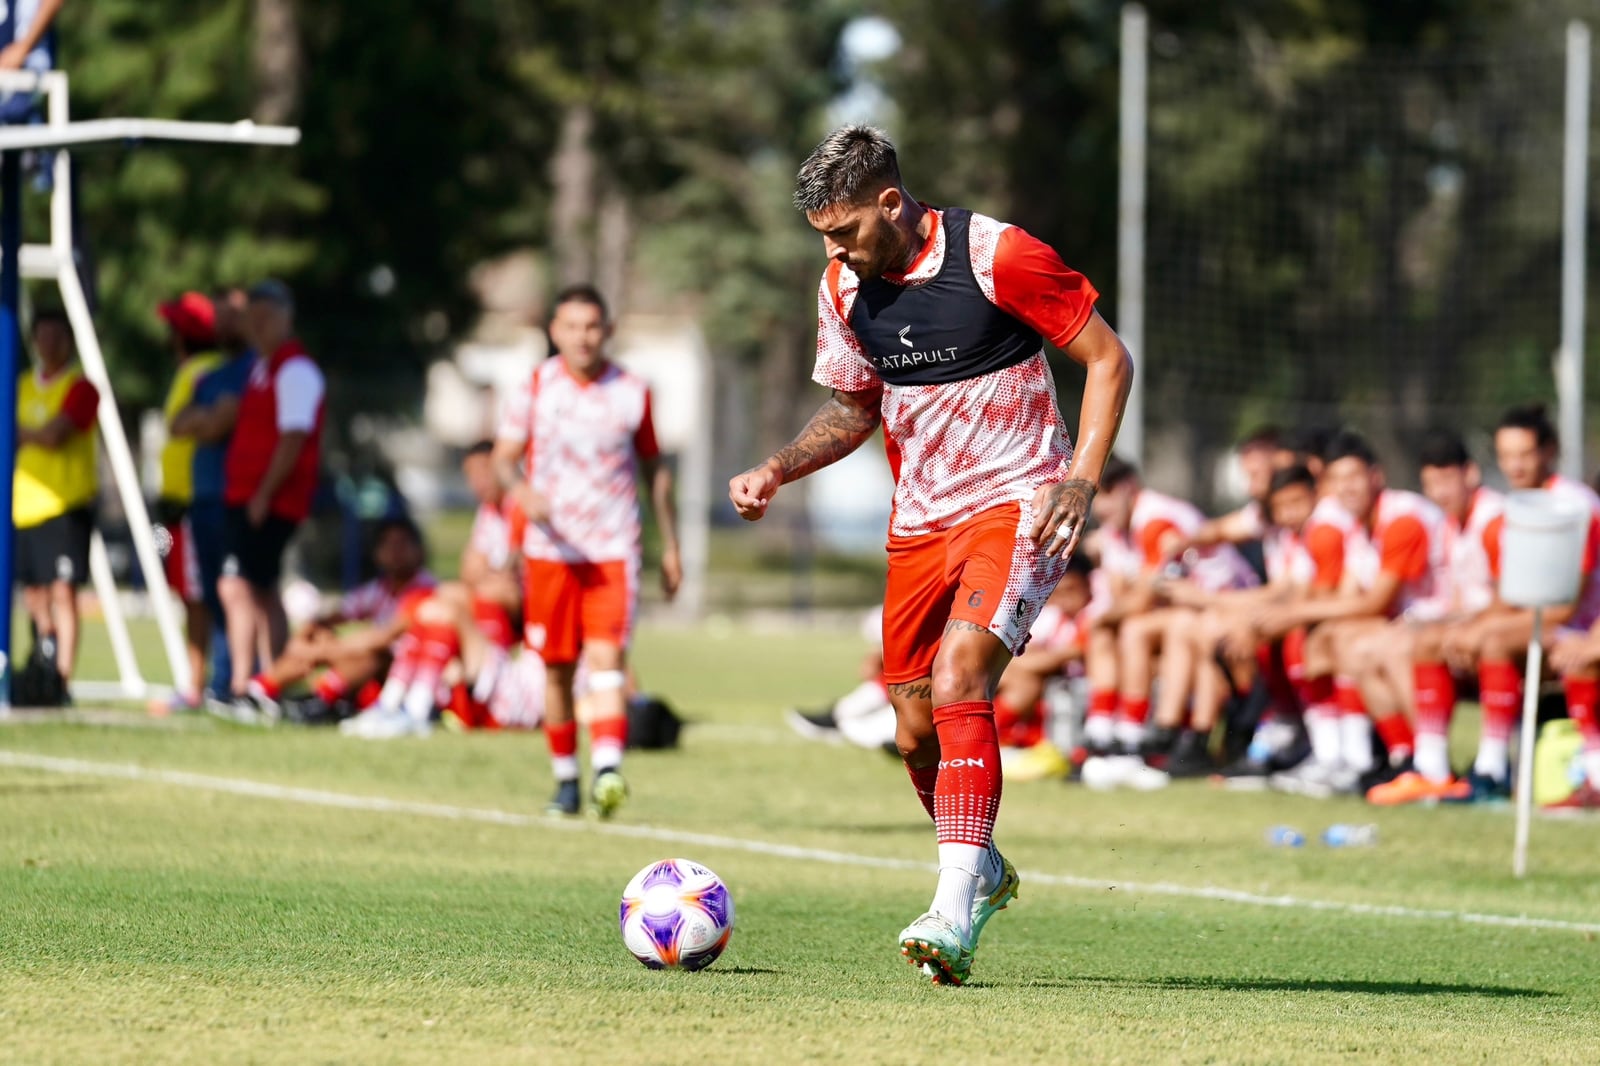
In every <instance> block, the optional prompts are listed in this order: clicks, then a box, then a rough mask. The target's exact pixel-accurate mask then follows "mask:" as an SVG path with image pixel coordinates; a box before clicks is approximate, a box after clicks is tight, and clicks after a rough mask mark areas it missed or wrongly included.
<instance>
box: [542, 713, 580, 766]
mask: <svg viewBox="0 0 1600 1066" xmlns="http://www.w3.org/2000/svg"><path fill="white" fill-rule="evenodd" d="M544 738H545V742H546V743H548V744H549V745H550V755H551V757H552V758H556V759H570V758H572V757H573V756H575V755H577V754H578V723H577V722H576V721H572V722H546V723H545V726H544Z"/></svg>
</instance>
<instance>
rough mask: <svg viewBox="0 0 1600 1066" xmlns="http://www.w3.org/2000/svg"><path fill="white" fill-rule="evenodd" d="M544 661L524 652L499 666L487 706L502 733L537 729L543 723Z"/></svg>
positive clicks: (528, 652) (531, 653) (529, 652)
mask: <svg viewBox="0 0 1600 1066" xmlns="http://www.w3.org/2000/svg"><path fill="white" fill-rule="evenodd" d="M544 680H545V666H544V661H543V660H541V659H540V658H539V657H538V656H537V655H535V654H534V653H533V652H531V651H524V652H523V653H522V654H520V655H517V656H514V657H513V658H511V659H509V660H507V661H506V662H504V663H502V664H501V665H500V672H499V673H498V674H496V675H495V682H494V688H493V690H492V691H491V692H490V693H489V699H488V703H487V706H488V708H489V713H490V715H492V716H493V717H494V720H495V722H496V723H498V724H499V725H500V726H502V727H503V728H506V729H537V728H538V727H539V723H540V722H542V721H544V691H545V689H544Z"/></svg>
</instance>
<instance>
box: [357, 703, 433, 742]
mask: <svg viewBox="0 0 1600 1066" xmlns="http://www.w3.org/2000/svg"><path fill="white" fill-rule="evenodd" d="M339 732H341V733H343V734H344V735H345V736H347V737H360V738H361V739H362V740H393V739H394V738H395V737H425V736H427V735H428V734H429V733H432V732H433V726H432V725H430V724H429V723H427V722H423V721H419V720H418V719H416V718H413V717H411V715H409V714H407V713H406V712H405V711H403V710H400V709H399V708H385V707H374V708H373V709H372V710H370V711H364V712H362V713H361V714H358V715H356V716H355V717H354V718H347V719H345V720H344V721H342V722H340V723H339Z"/></svg>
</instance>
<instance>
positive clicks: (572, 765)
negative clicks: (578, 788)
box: [550, 755, 578, 781]
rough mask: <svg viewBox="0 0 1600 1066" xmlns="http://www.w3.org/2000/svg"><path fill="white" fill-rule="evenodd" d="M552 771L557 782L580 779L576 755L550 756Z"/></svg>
mask: <svg viewBox="0 0 1600 1066" xmlns="http://www.w3.org/2000/svg"><path fill="white" fill-rule="evenodd" d="M550 770H551V772H552V773H554V774H555V779H556V780H557V781H576V780H577V779H578V757H577V756H576V755H552V756H550Z"/></svg>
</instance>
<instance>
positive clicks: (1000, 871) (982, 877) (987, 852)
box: [978, 840, 1006, 896]
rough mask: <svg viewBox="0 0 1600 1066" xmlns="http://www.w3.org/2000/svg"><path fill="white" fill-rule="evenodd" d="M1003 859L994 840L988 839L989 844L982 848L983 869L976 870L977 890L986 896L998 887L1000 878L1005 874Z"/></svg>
mask: <svg viewBox="0 0 1600 1066" xmlns="http://www.w3.org/2000/svg"><path fill="white" fill-rule="evenodd" d="M1005 873H1006V866H1005V860H1003V859H1001V858H1000V849H999V848H997V847H995V846H994V841H993V840H991V841H989V846H988V847H987V848H984V849H983V869H981V870H980V871H979V872H978V892H979V894H981V895H985V896H987V895H988V894H989V893H991V892H993V891H994V890H995V889H997V888H999V887H1000V879H1001V878H1002V877H1004V876H1005Z"/></svg>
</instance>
